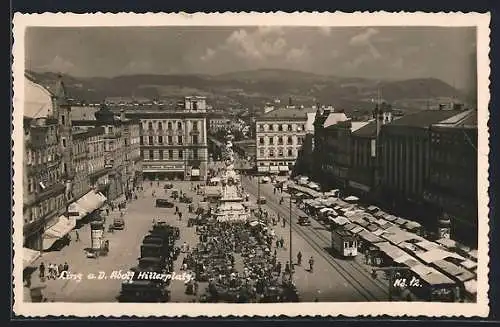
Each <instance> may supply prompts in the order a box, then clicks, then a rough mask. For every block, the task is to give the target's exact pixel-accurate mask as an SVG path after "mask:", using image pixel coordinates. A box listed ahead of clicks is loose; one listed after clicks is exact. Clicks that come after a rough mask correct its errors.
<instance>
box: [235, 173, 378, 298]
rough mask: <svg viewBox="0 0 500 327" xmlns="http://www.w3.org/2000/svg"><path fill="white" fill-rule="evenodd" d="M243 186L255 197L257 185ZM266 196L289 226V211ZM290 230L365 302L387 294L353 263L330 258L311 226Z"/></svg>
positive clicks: (327, 242)
mask: <svg viewBox="0 0 500 327" xmlns="http://www.w3.org/2000/svg"><path fill="white" fill-rule="evenodd" d="M245 184H246V185H245V186H246V187H248V189H249V190H253V191H254V192H251V193H253V195H254V196H256V194H257V192H258V185H254V184H253V183H252V182H251V181H245ZM262 193H263V195H267V196H266V198H267V200H268V201H267V203H266V205H267V206H268V207H269V208H270V209H271V210H273V211H275V212H279V213H280V214H281V215H282V216H283V219H286V220H287V221H288V223H289V224H290V223H291V222H290V219H289V217H288V216H289V212H288V211H289V210H288V209H286V208H284V207H282V206H281V205H279V204H278V203H276V201H275V200H273V199H272V197H271V196H270V195H269V194H267V193H268V192H267V191H265V190H264V192H262V190H261V194H262ZM292 215H293V217H292V218H296V219H297V217H298V211H297V210H296V209H294V208H292ZM292 230H293V231H295V233H297V234H298V235H300V236H301V237H302V238H303V239H304V241H306V243H308V244H309V245H310V246H311V247H312V248H313V249H315V250H316V252H317V253H318V254H319V255H320V256H321V257H322V258H324V259H325V260H326V262H327V263H328V264H329V265H330V266H331V267H332V268H333V269H334V270H335V271H336V272H337V273H338V274H339V275H340V276H341V277H342V278H344V279H345V281H346V282H347V283H348V284H350V285H351V286H352V287H353V288H354V290H356V291H357V292H358V293H359V294H360V295H361V296H362V297H364V298H365V299H366V300H368V301H371V300H381V298H380V296H379V295H377V294H375V293H378V292H380V293H382V294H383V295H384V297H385V296H386V295H387V294H388V292H387V290H385V289H384V288H382V287H381V286H380V285H379V284H378V283H376V282H374V280H373V279H372V278H371V277H370V276H368V275H367V273H365V271H364V270H362V269H363V268H362V267H356V266H355V264H354V263H352V262H348V261H342V262H340V261H338V260H335V258H333V257H332V256H331V254H330V253H329V252H328V251H327V250H326V249H327V248H329V247H330V242H329V240H327V239H326V238H325V236H324V235H322V234H321V233H320V232H318V231H316V230H315V229H314V228H313V227H312V226H311V227H310V228H308V229H303V228H301V227H299V226H297V225H295V224H292ZM306 231H309V232H310V233H307V232H306ZM311 233H312V234H313V236H317V239H319V240H321V241H323V242H321V243H320V242H318V240H317V239H316V238H315V237H311ZM349 268H351V269H353V270H354V271H355V273H353V272H352V271H350V269H349ZM366 285H371V286H372V287H375V288H376V290H377V291H378V292H373V290H371V289H370V288H369V287H367V286H366Z"/></svg>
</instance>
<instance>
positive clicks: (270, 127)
mask: <svg viewBox="0 0 500 327" xmlns="http://www.w3.org/2000/svg"><path fill="white" fill-rule="evenodd" d="M273 130H274V125H273V124H269V131H271V132H272V131H273Z"/></svg>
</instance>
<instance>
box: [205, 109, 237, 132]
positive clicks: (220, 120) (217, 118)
mask: <svg viewBox="0 0 500 327" xmlns="http://www.w3.org/2000/svg"><path fill="white" fill-rule="evenodd" d="M230 123H231V120H230V119H229V118H227V117H225V116H224V115H221V114H212V115H210V117H209V118H208V128H209V131H210V133H212V134H213V133H215V132H217V131H219V130H222V129H226V128H229V127H230Z"/></svg>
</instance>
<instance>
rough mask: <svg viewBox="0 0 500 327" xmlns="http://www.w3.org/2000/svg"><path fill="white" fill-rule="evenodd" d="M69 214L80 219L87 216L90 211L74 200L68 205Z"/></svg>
mask: <svg viewBox="0 0 500 327" xmlns="http://www.w3.org/2000/svg"><path fill="white" fill-rule="evenodd" d="M68 214H69V216H71V217H73V218H75V219H76V220H80V219H82V218H83V217H85V216H86V215H87V214H88V212H87V210H85V209H84V208H82V207H81V206H80V205H78V203H76V202H73V203H71V204H70V205H69V207H68Z"/></svg>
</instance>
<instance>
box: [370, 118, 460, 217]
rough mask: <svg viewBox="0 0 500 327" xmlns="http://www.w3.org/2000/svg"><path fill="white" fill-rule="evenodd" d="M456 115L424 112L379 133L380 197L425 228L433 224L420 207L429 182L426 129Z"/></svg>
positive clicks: (390, 125)
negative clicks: (382, 196)
mask: <svg viewBox="0 0 500 327" xmlns="http://www.w3.org/2000/svg"><path fill="white" fill-rule="evenodd" d="M457 113H458V112H457V111H454V110H424V111H421V112H418V113H414V114H409V115H406V116H403V117H401V118H399V119H397V120H394V121H393V122H391V123H389V124H386V125H384V126H382V128H381V131H380V135H379V140H380V162H381V170H380V175H381V185H380V186H381V194H383V195H384V196H385V200H386V202H388V204H390V205H392V206H393V207H394V208H395V209H396V210H397V211H398V212H400V213H401V214H403V215H405V216H408V217H413V218H414V219H415V220H419V221H420V222H422V223H424V225H427V226H431V225H432V224H435V222H436V219H435V213H434V212H431V211H430V208H429V207H428V206H426V207H425V208H424V206H423V204H422V201H423V199H422V194H423V191H424V187H425V185H426V184H427V182H428V180H429V163H430V161H429V153H430V152H429V150H430V133H429V128H430V126H431V125H433V124H436V123H439V122H441V121H444V120H446V119H449V118H451V117H453V116H454V115H456V114H457Z"/></svg>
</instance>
